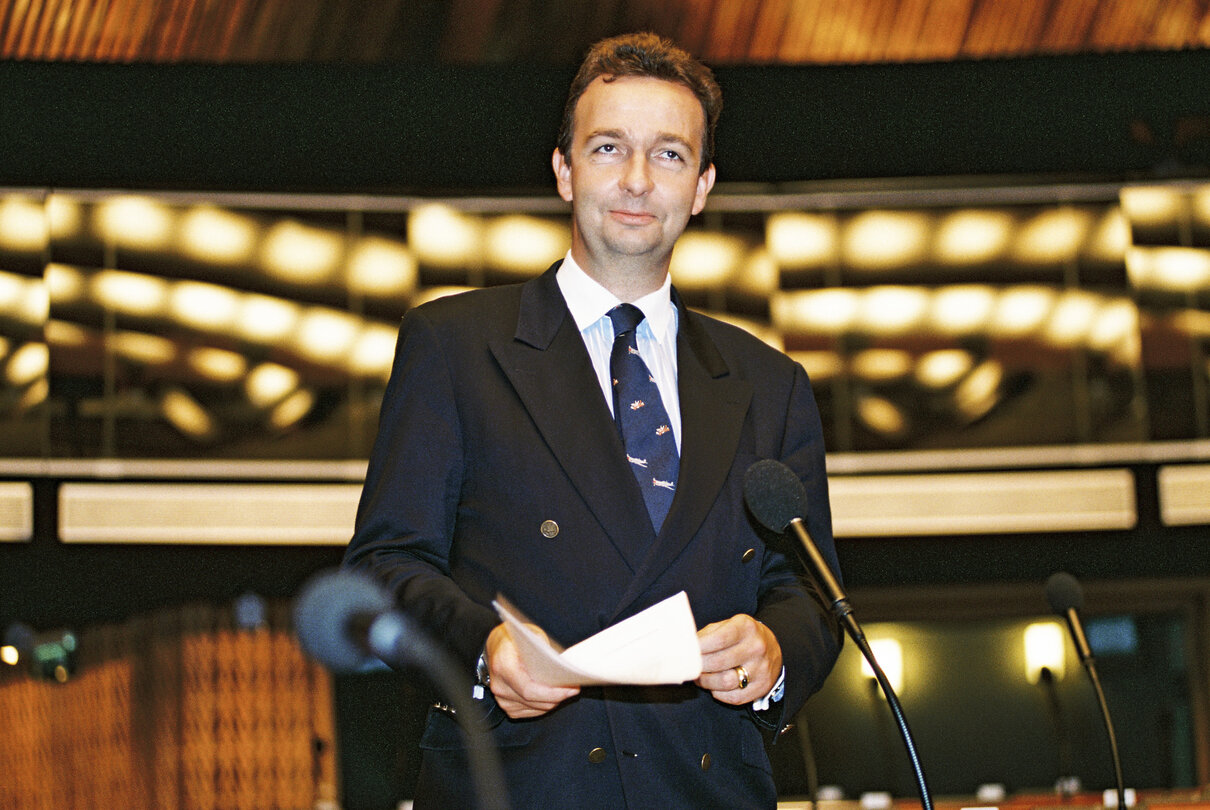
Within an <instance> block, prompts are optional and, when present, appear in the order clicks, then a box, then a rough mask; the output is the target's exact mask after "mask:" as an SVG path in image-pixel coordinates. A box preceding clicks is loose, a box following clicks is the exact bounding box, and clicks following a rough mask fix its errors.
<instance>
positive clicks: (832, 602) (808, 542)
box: [744, 459, 1125, 810]
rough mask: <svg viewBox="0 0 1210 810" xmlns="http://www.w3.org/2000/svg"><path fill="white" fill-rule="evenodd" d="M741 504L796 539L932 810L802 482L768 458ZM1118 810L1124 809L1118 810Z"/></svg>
mask: <svg viewBox="0 0 1210 810" xmlns="http://www.w3.org/2000/svg"><path fill="white" fill-rule="evenodd" d="M744 501H745V503H747V504H748V510H749V511H750V512H751V513H752V516H753V517H754V518H756V520H757V522H759V523H760V524H761V525H762V526H764V527H765V528H766V529H768V530H769V531H771V532H774V533H775V534H785V533H786V530H787V529H789V530H790V531H791V532H792V533H793V534H794V536H795V537H796V538H797V539H798V545H799V547H800V549H799V554H798V557H799V559H800V560H801V561H802V563H803V566H804V567H805V568H806V569H807V573H808V574H809V575H810V576H811V579H812V580H813V581H814V582H815V588H816V591H817V593H818V596H819V599H820V601H821V602H823V604H824V607H826V608H827V609H828V610H830V611H832V613H833V614H835V616H836V618H837V619H838V620H839V621H840V623H841V624H842V625H843V626H844V628H845V630H847V631H848V633H849V636H850V637H852V639H853V643H854V644H856V645H857V648H858V649H859V650H861V654H862V655H863V656H865V659H866V661H868V662H869V664H870V668H871V669H873V670H874V677H875V679H876V680H877V681H878V685H879V686H880V687H882V693H883V695H885V696H886V699H887V705H888V706H889V707H890V709H891V713H892V714H893V715H894V716H895V722H896V724H897V725H898V727H899V736H900V737H902V738H903V744H904V746H905V747H906V748H907V754H908V759H909V760H910V761H911V765H912V771H913V773H914V775H915V777H916V786H917V788H918V789H919V791H920V803H921V805H922V807H923V808H924V810H932V808H933V800H932V798H931V796H930V794H929V789H928V784H927V783H926V782H925V778H924V769H923V768H922V767H921V765H920V758H919V756H917V754H916V743H915V742H914V741H913V739H912V732H911V730H910V729H909V728H908V724H907V717H905V716H904V714H903V708H902V707H901V706H900V705H899V698H898V697H896V696H895V689H894V687H892V686H891V682H890V681H889V680H888V679H887V676H886V673H885V672H883V671H882V667H880V666H879V665H878V660H877V659H876V658H875V657H874V651H873V650H872V649H871V648H870V644H869V642H868V641H866V637H865V633H864V632H862V630H861V625H859V624H858V623H857V617H856V616H854V615H853V608H852V606H851V605H850V604H849V599H848V597H847V596H846V595H845V592H844V588H842V587H841V586H840V581H839V580H838V579H837V577H836V574H835V573H834V572H833V571H832V567H831V566H830V565H828V562H827V560H825V559H824V556H823V554H822V553H820V551H819V546H817V545H815V541H814V540H813V539H812V538H811V533H810V531H808V529H807V525H806V521H805V518H806V516H807V490H806V488H805V487H803V485H802V481H800V480H799V478H798V476H797V475H796V474H795V473H794V471H793V470H791V469H790V468H789V467H787V466H786V465H785V464H782V463H781V462H780V461H775V460H773V459H764V460H763V461H758V462H756V463H755V464H753V465H752V466H751V467H749V468H748V471H747V472H746V473H745V474H744ZM1123 810H1125V809H1124V808H1123Z"/></svg>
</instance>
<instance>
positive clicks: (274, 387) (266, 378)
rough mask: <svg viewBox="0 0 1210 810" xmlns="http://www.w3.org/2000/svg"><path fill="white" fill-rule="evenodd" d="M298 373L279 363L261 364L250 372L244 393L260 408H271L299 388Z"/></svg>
mask: <svg viewBox="0 0 1210 810" xmlns="http://www.w3.org/2000/svg"><path fill="white" fill-rule="evenodd" d="M298 381H299V377H298V372H297V371H295V370H294V369H292V368H288V367H286V366H283V365H281V364H279V363H261V364H260V365H259V366H257V367H256V368H254V369H252V370H251V371H250V372H248V376H247V378H246V379H245V380H244V392H245V393H246V394H247V396H248V401H249V402H251V403H252V404H253V405H254V406H256V407H258V408H270V407H272V406H273V405H276V404H277V403H278V402H281V401H282V400H283V399H285V398H286V397H287V396H289V395H290V394H291V393H293V392H294V390H295V389H296V388H298Z"/></svg>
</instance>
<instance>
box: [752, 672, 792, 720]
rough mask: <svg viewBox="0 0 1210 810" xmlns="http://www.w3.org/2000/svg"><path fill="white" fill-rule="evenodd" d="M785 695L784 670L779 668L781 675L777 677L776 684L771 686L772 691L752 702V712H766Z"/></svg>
mask: <svg viewBox="0 0 1210 810" xmlns="http://www.w3.org/2000/svg"><path fill="white" fill-rule="evenodd" d="M785 694H786V668H785V667H782V668H781V675H779V676H778V677H777V683H775V684H773V690H772V691H771V692H769V694H767V695H765V696H764V697H763V698H761V699H760V700H754V701H752V710H753V711H756V712H763V711H768V709H769V706H770V705H771V704H773V703H777V702H778V701H779V700H781V699H782V697H783V696H784V695H785Z"/></svg>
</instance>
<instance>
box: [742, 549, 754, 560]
mask: <svg viewBox="0 0 1210 810" xmlns="http://www.w3.org/2000/svg"><path fill="white" fill-rule="evenodd" d="M755 556H756V549H754V548H750V549H748V550H747V551H745V552H744V556H743V557H740V559H741V560H743V561H744V562H752V558H753V557H755Z"/></svg>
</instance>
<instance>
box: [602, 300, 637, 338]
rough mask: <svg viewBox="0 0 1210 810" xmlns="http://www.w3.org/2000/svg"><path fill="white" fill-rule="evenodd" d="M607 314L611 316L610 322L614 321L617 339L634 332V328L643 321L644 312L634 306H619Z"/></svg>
mask: <svg viewBox="0 0 1210 810" xmlns="http://www.w3.org/2000/svg"><path fill="white" fill-rule="evenodd" d="M606 314H607V315H609V320H611V321H613V336H614V337H615V338H616V337H618V336H619V335H624V334H626V333H627V332H633V331H634V328H635V327H636V326H638V325H639V322H640V321H642V320H643V310H641V309H639V308H638V307H636V306H635V305H634V304H618V305H617V306H616V307H614V308H613V309H611V310H609V312H608V313H606Z"/></svg>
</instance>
